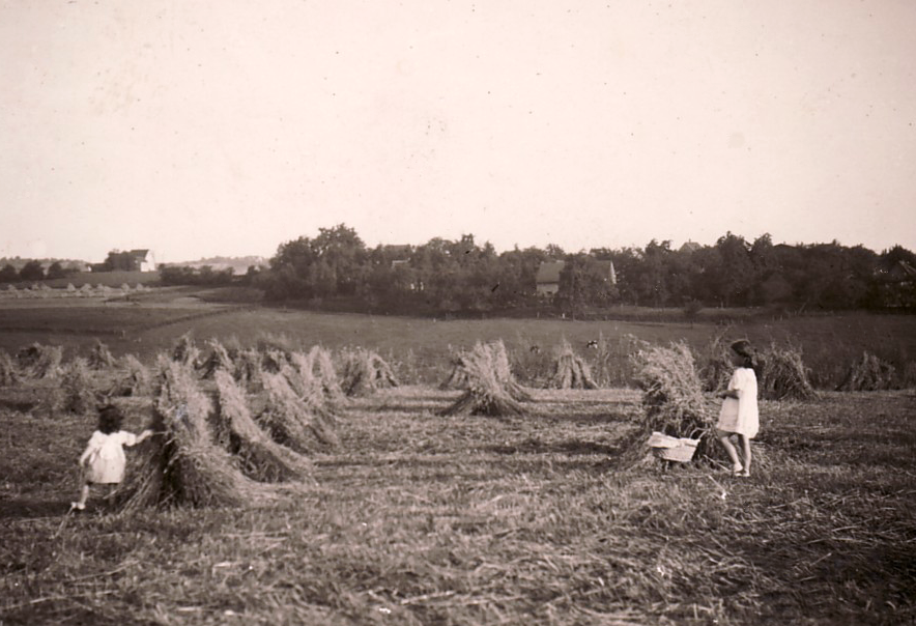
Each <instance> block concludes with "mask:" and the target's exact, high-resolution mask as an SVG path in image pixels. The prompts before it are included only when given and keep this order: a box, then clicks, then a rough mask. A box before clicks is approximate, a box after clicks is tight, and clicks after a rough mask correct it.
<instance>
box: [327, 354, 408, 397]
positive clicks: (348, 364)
mask: <svg viewBox="0 0 916 626" xmlns="http://www.w3.org/2000/svg"><path fill="white" fill-rule="evenodd" d="M341 360H342V362H343V365H342V367H341V369H342V373H341V377H340V378H341V383H340V384H341V388H342V389H343V392H344V393H345V394H346V395H347V396H350V397H353V396H367V395H370V394H372V393H374V392H375V391H376V390H378V389H379V388H380V387H386V386H390V387H397V386H398V384H399V383H398V380H397V378H395V376H394V372H392V371H391V367H390V366H389V365H388V363H386V362H385V360H384V359H383V358H382V357H380V356H379V355H378V354H376V353H375V352H373V351H372V350H367V349H365V348H356V349H351V350H344V351H343V352H342V353H341Z"/></svg>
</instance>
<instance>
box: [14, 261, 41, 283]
mask: <svg viewBox="0 0 916 626" xmlns="http://www.w3.org/2000/svg"><path fill="white" fill-rule="evenodd" d="M44 277H45V270H44V268H43V267H42V266H41V262H40V261H29V262H28V263H26V264H25V265H23V266H22V269H21V270H19V278H20V279H21V280H44Z"/></svg>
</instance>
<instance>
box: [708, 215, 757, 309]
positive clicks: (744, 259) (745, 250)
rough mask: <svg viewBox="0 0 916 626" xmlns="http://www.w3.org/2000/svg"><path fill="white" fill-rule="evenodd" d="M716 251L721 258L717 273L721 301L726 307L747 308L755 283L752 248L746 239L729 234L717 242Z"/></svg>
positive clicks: (718, 292) (718, 293)
mask: <svg viewBox="0 0 916 626" xmlns="http://www.w3.org/2000/svg"><path fill="white" fill-rule="evenodd" d="M716 250H718V251H719V257H720V258H721V265H720V266H719V267H718V268H717V269H718V271H717V272H716V273H715V275H716V278H717V280H716V283H717V284H716V287H717V290H716V291H717V295H718V296H719V299H720V300H721V302H722V304H723V305H724V306H726V307H729V306H745V305H746V304H747V303H748V296H749V294H750V292H751V290H752V285H753V283H754V265H753V262H752V261H751V256H750V247H749V246H748V244H747V242H746V241H745V240H744V237H741V236H739V235H733V234H732V233H731V232H728V233H726V235H725V236H724V237H720V238H719V240H718V241H716Z"/></svg>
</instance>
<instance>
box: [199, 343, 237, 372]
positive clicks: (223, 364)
mask: <svg viewBox="0 0 916 626" xmlns="http://www.w3.org/2000/svg"><path fill="white" fill-rule="evenodd" d="M207 345H208V346H209V347H210V355H209V356H208V357H207V358H206V359H205V360H204V362H203V363H202V364H201V378H204V379H208V380H209V379H212V378H214V377H215V375H216V373H217V372H219V371H226V372H232V371H233V370H234V369H235V364H234V362H233V358H232V355H230V354H229V351H228V350H227V349H226V348H225V347H224V346H223V344H222V343H220V342H219V341H218V340H216V339H211V340H209V341H207Z"/></svg>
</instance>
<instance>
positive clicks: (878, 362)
mask: <svg viewBox="0 0 916 626" xmlns="http://www.w3.org/2000/svg"><path fill="white" fill-rule="evenodd" d="M896 373H897V370H896V368H895V367H894V366H893V365H892V364H890V363H888V362H887V361H884V360H882V359H879V358H878V357H877V356H875V355H874V354H871V353H869V352H868V351H865V352H863V353H862V357H861V358H859V359H857V360H856V361H855V362H854V363H853V364H852V365H851V366H850V368H849V371H848V372H847V373H846V378H845V379H843V382H842V383H840V384H839V385H838V386H837V391H883V390H887V389H893V387H894V377H895V375H896Z"/></svg>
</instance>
